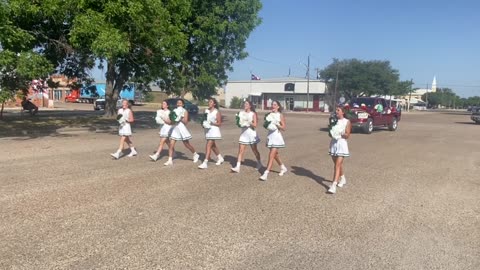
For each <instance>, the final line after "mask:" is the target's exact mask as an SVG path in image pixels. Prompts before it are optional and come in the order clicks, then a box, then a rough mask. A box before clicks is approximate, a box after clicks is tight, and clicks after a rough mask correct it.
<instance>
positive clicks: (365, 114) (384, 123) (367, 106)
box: [345, 97, 402, 134]
mask: <svg viewBox="0 0 480 270" xmlns="http://www.w3.org/2000/svg"><path fill="white" fill-rule="evenodd" d="M378 104H379V105H378ZM345 106H346V109H347V113H346V117H347V118H348V119H349V120H350V123H351V124H352V128H353V129H360V130H361V131H363V132H364V133H366V134H370V133H372V131H373V128H375V127H388V129H389V130H390V131H395V130H397V128H398V122H399V121H400V119H401V116H402V112H401V110H399V109H397V107H395V106H390V102H389V101H388V100H386V99H384V98H377V97H359V98H353V99H352V100H351V101H350V102H348V103H347V104H346V105H345Z"/></svg>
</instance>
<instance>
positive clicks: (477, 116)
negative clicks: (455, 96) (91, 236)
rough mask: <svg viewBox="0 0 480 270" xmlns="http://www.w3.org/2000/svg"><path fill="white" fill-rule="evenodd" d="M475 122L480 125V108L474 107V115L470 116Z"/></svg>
mask: <svg viewBox="0 0 480 270" xmlns="http://www.w3.org/2000/svg"><path fill="white" fill-rule="evenodd" d="M470 119H472V121H473V122H475V123H477V124H480V107H472V115H471V116H470Z"/></svg>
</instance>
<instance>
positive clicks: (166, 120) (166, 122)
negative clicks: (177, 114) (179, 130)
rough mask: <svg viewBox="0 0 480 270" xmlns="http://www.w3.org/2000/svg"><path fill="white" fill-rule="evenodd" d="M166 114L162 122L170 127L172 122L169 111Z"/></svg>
mask: <svg viewBox="0 0 480 270" xmlns="http://www.w3.org/2000/svg"><path fill="white" fill-rule="evenodd" d="M167 112H168V114H167V115H166V117H164V119H163V122H165V124H167V125H171V124H172V121H171V120H170V110H168V111H167Z"/></svg>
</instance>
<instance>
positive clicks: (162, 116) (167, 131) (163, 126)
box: [155, 109, 172, 138]
mask: <svg viewBox="0 0 480 270" xmlns="http://www.w3.org/2000/svg"><path fill="white" fill-rule="evenodd" d="M169 115H170V110H169V109H166V110H158V111H157V116H156V117H155V121H157V124H160V132H159V134H160V137H161V138H169V137H170V135H171V133H172V125H169V124H167V123H165V120H166V119H168V118H169Z"/></svg>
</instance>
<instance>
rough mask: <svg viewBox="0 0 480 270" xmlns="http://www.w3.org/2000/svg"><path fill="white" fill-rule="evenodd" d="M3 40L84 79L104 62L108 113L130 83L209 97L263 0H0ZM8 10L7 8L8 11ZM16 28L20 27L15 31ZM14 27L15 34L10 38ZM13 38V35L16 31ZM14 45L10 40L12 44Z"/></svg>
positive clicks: (238, 53) (240, 54) (237, 55)
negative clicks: (6, 23) (2, 9)
mask: <svg viewBox="0 0 480 270" xmlns="http://www.w3.org/2000/svg"><path fill="white" fill-rule="evenodd" d="M0 3H1V5H2V6H4V7H5V10H7V12H4V11H1V13H0V20H2V21H1V22H3V21H5V20H6V18H10V19H9V21H8V22H9V25H11V27H10V28H8V29H4V28H0V38H1V37H6V38H3V39H0V42H1V44H0V45H1V46H2V48H3V49H5V48H6V47H17V48H21V49H22V50H25V51H30V52H32V53H36V54H38V55H39V56H41V57H42V58H43V59H47V60H48V61H49V62H50V63H51V65H53V67H56V70H57V72H58V73H61V74H65V75H67V76H69V77H76V78H79V79H80V80H82V79H85V78H86V77H88V74H89V70H91V69H92V68H93V67H94V65H95V62H96V61H98V60H99V61H100V65H101V66H102V67H103V66H106V74H105V76H106V81H107V87H106V97H105V98H106V101H107V104H106V110H105V111H106V114H107V115H112V114H114V113H115V101H116V100H117V99H118V96H119V92H120V90H121V89H122V88H123V86H124V85H125V83H127V82H137V83H139V84H140V85H142V86H144V87H146V86H148V85H149V84H150V83H151V82H157V83H158V84H159V85H160V86H161V87H162V89H164V90H165V91H166V92H167V93H176V94H184V93H186V92H192V94H193V95H194V96H196V97H207V96H209V95H211V94H213V93H214V91H215V87H216V86H218V85H220V84H221V83H222V82H224V81H225V80H226V78H227V76H226V72H227V71H229V70H231V68H232V64H233V62H234V61H235V60H237V59H242V58H244V57H246V55H247V54H246V52H245V51H244V50H245V43H246V40H247V38H248V36H249V35H250V33H251V31H252V30H253V29H254V28H255V27H256V26H257V25H258V24H259V23H260V19H259V17H258V12H259V10H260V8H261V3H260V1H259V0H211V1H202V0H128V1H124V0H108V1H96V0H83V1H77V0H48V1H28V0H10V1H0ZM3 13H6V14H3ZM11 29H15V31H13V30H11ZM12 31H13V33H15V34H16V35H17V36H18V38H15V39H14V40H13V39H11V38H9V37H10V36H12ZM13 37H15V35H13ZM10 44H11V45H10Z"/></svg>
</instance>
